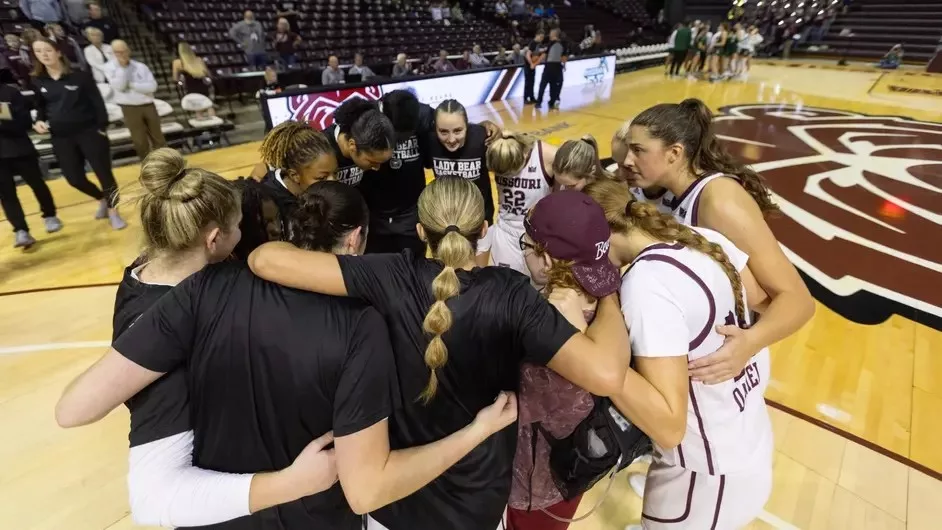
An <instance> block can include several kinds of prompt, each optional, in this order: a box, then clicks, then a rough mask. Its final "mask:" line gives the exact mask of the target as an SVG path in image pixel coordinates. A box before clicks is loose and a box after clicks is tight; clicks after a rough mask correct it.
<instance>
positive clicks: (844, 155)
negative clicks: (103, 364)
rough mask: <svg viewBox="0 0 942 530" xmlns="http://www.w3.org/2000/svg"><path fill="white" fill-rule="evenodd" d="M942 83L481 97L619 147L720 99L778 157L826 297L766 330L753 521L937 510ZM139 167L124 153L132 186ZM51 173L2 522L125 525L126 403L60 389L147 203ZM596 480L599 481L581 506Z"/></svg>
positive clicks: (18, 335) (4, 417)
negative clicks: (773, 331)
mask: <svg viewBox="0 0 942 530" xmlns="http://www.w3.org/2000/svg"><path fill="white" fill-rule="evenodd" d="M894 87H895V88H894ZM940 89H942V75H918V76H914V75H907V74H906V72H898V73H894V74H883V73H882V72H878V71H876V70H870V69H868V68H857V69H854V70H853V71H842V70H839V69H836V68H830V67H827V68H825V67H823V65H822V64H800V63H793V64H789V65H781V64H780V63H767V64H757V65H755V66H754V68H753V72H752V76H751V78H750V79H749V81H747V82H742V81H732V82H720V83H715V84H710V83H706V82H695V81H688V80H671V79H667V78H665V77H664V76H663V73H662V71H661V69H657V68H656V69H649V70H644V71H640V72H635V73H631V74H625V75H621V76H618V77H617V78H616V79H615V81H614V83H613V84H611V85H608V86H595V87H586V88H581V89H572V90H567V91H565V92H564V93H563V103H562V110H561V111H548V110H546V109H540V110H534V109H533V108H532V107H523V106H522V103H521V102H520V101H511V102H500V103H495V104H491V105H486V106H480V107H477V108H474V109H469V110H470V113H471V114H472V116H471V119H472V120H475V119H483V118H487V119H491V120H493V121H497V122H501V123H502V124H503V125H504V127H505V128H508V129H515V130H522V131H529V132H534V133H536V134H539V135H540V136H542V137H543V138H544V139H545V140H547V141H550V142H553V143H560V142H562V141H564V140H566V139H568V138H576V137H579V136H581V135H583V134H586V133H590V134H593V135H595V136H596V138H598V139H599V140H600V144H601V145H602V146H603V153H602V154H603V156H607V155H608V150H609V147H608V143H609V139H610V138H611V135H612V133H613V132H614V131H615V130H616V129H617V127H618V126H619V125H620V124H621V123H622V121H624V120H626V119H629V118H631V117H632V116H634V115H635V114H637V113H638V112H639V111H641V110H643V109H644V108H646V107H648V106H651V105H654V104H656V103H660V102H676V101H680V100H681V99H683V98H687V97H698V98H701V99H703V100H705V101H706V102H707V103H708V104H709V105H710V106H711V108H713V109H714V111H716V112H717V113H718V114H719V115H721V116H723V118H720V119H718V120H717V131H718V133H719V134H721V137H722V138H723V141H724V142H727V145H728V146H729V148H730V149H732V150H733V151H734V152H736V153H737V154H738V155H739V156H742V157H745V158H746V159H747V160H749V161H750V162H752V163H753V164H755V165H756V167H757V168H759V169H760V171H761V172H762V173H763V174H764V175H766V177H767V179H768V180H769V183H770V186H771V187H772V189H773V191H775V193H776V199H777V200H778V201H779V204H780V205H782V209H783V212H784V213H785V215H784V216H783V218H781V219H777V220H774V221H773V228H774V229H775V231H776V233H777V234H778V236H779V238H780V240H781V241H782V243H783V245H784V246H785V247H786V249H787V251H788V252H789V256H790V257H792V258H793V259H794V261H795V262H796V263H797V264H798V265H799V268H800V270H801V271H802V273H803V274H804V275H805V277H806V279H808V281H809V284H810V285H811V286H812V290H813V292H814V294H815V297H816V298H817V299H818V300H819V304H818V308H817V313H816V315H815V317H814V319H813V320H812V321H811V322H810V323H809V324H808V325H807V326H806V327H805V328H803V329H802V330H801V331H799V332H798V333H796V334H795V335H794V336H793V337H791V338H789V339H787V340H786V341H783V342H782V343H781V344H778V345H776V346H774V347H773V349H772V355H773V357H772V359H773V367H772V382H771V384H770V387H769V391H768V393H767V396H766V397H767V399H768V402H769V405H770V412H771V414H772V419H773V423H774V428H775V440H776V446H777V447H776V459H775V471H774V474H775V486H774V491H773V493H772V497H771V499H770V501H769V503H768V505H767V506H766V513H765V514H764V515H763V517H762V519H761V520H759V521H756V522H755V523H753V525H751V527H750V528H754V529H767V528H776V529H801V530H817V529H820V530H838V529H853V530H881V529H903V528H908V529H912V530H916V529H919V530H922V529H927V530H928V529H938V528H940V523H939V516H940V515H942V508H940V507H942V481H940V479H942V420H940V418H942V245H940V243H939V242H940V241H942V230H940V228H942V123H938V121H939V120H940V117H942V90H940ZM887 116H892V117H893V118H885V117H887ZM933 120H936V123H933ZM257 147H258V144H257V143H253V144H246V145H240V146H236V147H231V148H227V149H222V150H217V151H211V152H205V153H199V154H195V155H192V156H190V157H189V160H190V164H191V165H192V166H198V167H203V168H206V169H208V170H211V171H216V172H218V173H220V174H222V175H224V176H226V177H232V178H234V177H237V176H240V175H245V174H248V172H249V171H250V170H251V167H252V166H253V164H255V162H256V161H257V155H256V149H257ZM136 171H137V167H136V166H130V167H124V168H120V169H118V170H117V171H116V174H117V177H118V181H119V183H120V184H121V185H125V184H128V183H129V182H132V181H133V180H134V179H135V178H136ZM50 187H51V189H52V191H53V195H54V196H55V199H56V202H57V204H58V206H59V216H60V218H61V219H62V220H63V221H64V223H65V229H64V230H62V231H61V232H59V233H57V234H53V235H47V234H44V233H43V231H42V222H41V219H40V217H39V213H38V207H37V205H36V202H35V200H34V198H33V197H32V194H31V192H30V190H29V188H26V187H21V188H20V189H19V194H20V198H21V200H22V201H23V204H24V208H25V210H26V211H27V212H28V213H30V214H31V215H30V216H29V217H28V221H29V222H30V224H31V228H32V232H33V235H34V236H35V237H36V238H37V239H38V240H39V243H38V244H37V245H35V246H34V247H33V248H32V249H30V250H29V251H27V252H22V251H20V250H14V249H12V243H13V241H12V234H11V233H10V231H9V230H8V229H7V228H4V229H3V231H2V232H0V234H2V235H0V425H2V426H3V429H2V435H0V470H2V471H0V528H2V529H10V530H33V529H54V530H65V529H68V530H84V529H89V530H100V529H105V528H108V529H124V528H132V527H134V524H133V521H131V519H130V516H129V509H128V503H127V491H126V486H125V473H126V470H127V463H126V462H127V431H128V415H127V411H126V409H124V408H123V407H122V408H120V409H119V410H117V411H116V412H114V413H113V414H111V415H110V416H108V417H107V418H106V419H105V420H103V421H101V422H99V423H98V424H96V425H93V426H90V427H85V428H80V429H74V430H70V431H64V430H62V429H59V428H58V427H57V426H56V424H55V420H54V418H53V408H54V405H55V402H56V400H57V399H58V397H59V395H60V393H61V391H62V389H63V388H64V386H65V385H66V384H67V383H68V382H69V381H70V380H71V379H72V378H73V377H74V376H75V375H77V374H78V373H79V372H80V371H81V370H83V369H84V368H85V367H87V366H88V365H89V364H90V363H92V362H93V361H94V360H95V359H97V358H98V357H99V356H100V355H101V354H102V353H103V352H104V351H105V349H106V348H107V346H108V344H109V340H108V339H109V337H110V335H111V317H112V310H113V305H114V294H115V289H116V285H117V283H118V282H119V281H120V279H121V273H122V270H123V268H124V267H125V266H126V265H127V264H128V263H130V262H131V261H132V260H133V259H134V258H135V257H136V255H137V250H138V242H139V236H140V234H139V230H138V229H139V221H138V220H137V219H135V215H134V214H133V213H132V212H125V216H126V219H127V220H128V222H129V224H130V227H129V228H128V229H127V230H124V231H122V232H113V231H111V230H110V229H109V228H108V226H107V223H106V222H103V221H95V220H93V218H92V217H93V214H94V211H95V204H94V202H93V201H91V200H90V199H88V198H87V197H85V196H83V195H81V194H80V193H79V192H77V191H75V190H73V189H71V188H70V187H69V186H68V185H67V184H66V182H65V181H64V180H62V179H59V180H56V181H53V182H51V183H50ZM603 489H604V483H603V484H601V485H600V486H599V487H597V488H596V489H595V490H594V491H593V492H592V493H591V494H590V495H589V496H587V497H586V499H585V500H584V501H583V506H582V510H583V511H584V510H585V509H586V508H587V507H589V506H591V505H593V504H594V503H595V502H594V501H595V500H596V499H598V498H599V496H600V495H601V494H602V490H603ZM640 507H641V501H640V499H638V497H637V496H635V494H634V493H632V492H631V490H630V488H629V486H628V481H627V480H626V479H625V477H624V476H619V477H617V478H616V481H615V483H614V485H613V486H612V488H611V492H610V493H609V494H608V496H607V498H606V499H605V501H604V503H603V504H602V505H601V507H600V508H599V510H598V512H597V513H596V514H595V515H593V516H592V517H591V518H589V519H587V520H586V521H585V522H582V523H578V524H576V525H573V528H576V529H578V528H583V529H586V530H601V529H619V530H620V529H622V528H624V526H625V525H626V524H630V523H636V522H638V519H639V516H640ZM678 510H681V511H682V510H683V500H682V499H681V500H679V505H678Z"/></svg>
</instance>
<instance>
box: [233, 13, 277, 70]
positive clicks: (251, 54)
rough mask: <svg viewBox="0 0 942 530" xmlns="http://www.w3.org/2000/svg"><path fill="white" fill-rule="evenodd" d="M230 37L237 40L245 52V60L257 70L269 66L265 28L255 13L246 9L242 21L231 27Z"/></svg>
mask: <svg viewBox="0 0 942 530" xmlns="http://www.w3.org/2000/svg"><path fill="white" fill-rule="evenodd" d="M229 38H231V39H232V40H234V41H236V44H238V45H239V47H240V48H242V53H244V54H245V62H246V63H248V65H249V66H251V67H252V68H254V69H256V70H262V69H264V68H265V67H266V66H268V55H267V54H266V53H265V29H264V28H262V25H261V24H259V22H258V21H257V20H255V13H253V12H252V11H251V10H250V9H246V10H245V14H244V15H243V18H242V20H241V21H239V22H238V23H236V24H235V25H234V26H232V28H230V29H229Z"/></svg>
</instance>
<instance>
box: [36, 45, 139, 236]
mask: <svg viewBox="0 0 942 530" xmlns="http://www.w3.org/2000/svg"><path fill="white" fill-rule="evenodd" d="M33 55H34V56H35V57H36V62H35V63H34V65H33V72H32V76H33V85H34V86H35V87H36V90H35V92H36V114H37V120H36V123H34V124H33V129H34V130H35V131H36V132H37V133H39V134H51V135H52V151H53V153H55V155H56V158H57V159H58V161H59V167H60V169H61V170H62V174H63V175H64V176H65V180H66V181H68V183H69V185H70V186H72V187H73V188H75V189H77V190H79V191H81V192H82V193H84V194H86V195H88V196H90V197H92V198H93V199H96V200H97V201H98V210H97V212H95V219H105V218H108V219H109V220H110V222H111V228H113V229H114V230H121V229H122V228H125V227H126V226H127V224H126V223H125V222H124V219H121V216H120V215H118V211H117V210H116V209H115V206H116V205H117V204H118V193H117V191H118V183H117V182H116V181H115V178H114V174H113V173H112V172H111V147H110V144H109V142H108V133H107V132H105V130H106V129H107V128H108V111H107V110H105V102H104V101H103V100H102V99H101V92H99V91H98V87H97V86H96V85H95V80H94V79H92V76H91V75H90V74H88V73H86V72H76V71H73V70H72V68H71V66H70V65H69V62H68V61H67V60H65V57H63V56H62V54H61V53H60V52H59V49H58V48H56V44H55V43H54V42H52V41H50V40H49V39H47V38H45V37H40V38H39V39H37V40H36V41H34V42H33ZM86 161H87V162H88V163H89V164H90V165H91V166H92V169H93V170H94V171H95V174H96V175H97V176H98V181H99V182H100V183H101V186H102V189H99V188H98V187H97V186H95V185H94V184H92V183H91V182H90V181H89V180H88V177H87V176H86V175H85V162H86Z"/></svg>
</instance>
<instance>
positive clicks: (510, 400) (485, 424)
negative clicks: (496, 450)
mask: <svg viewBox="0 0 942 530" xmlns="http://www.w3.org/2000/svg"><path fill="white" fill-rule="evenodd" d="M515 421H517V395H516V394H514V393H513V392H501V393H500V394H497V399H495V400H494V403H492V404H490V405H488V406H486V407H484V408H483V409H481V410H480V411H479V412H478V413H477V416H475V418H474V423H472V426H473V427H477V428H480V429H481V432H482V433H484V434H485V435H486V436H490V435H492V434H494V433H496V432H498V431H500V430H503V429H504V428H505V427H507V426H508V425H510V424H512V423H513V422H515Z"/></svg>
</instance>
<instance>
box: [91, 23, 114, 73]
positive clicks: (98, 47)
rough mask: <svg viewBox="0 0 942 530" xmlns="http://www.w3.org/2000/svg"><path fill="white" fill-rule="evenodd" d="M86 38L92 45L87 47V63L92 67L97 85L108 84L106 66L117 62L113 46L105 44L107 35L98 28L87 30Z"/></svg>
mask: <svg viewBox="0 0 942 530" xmlns="http://www.w3.org/2000/svg"><path fill="white" fill-rule="evenodd" d="M85 36H86V37H88V42H90V43H91V44H89V45H88V46H86V47H85V62H87V63H88V66H89V67H91V71H92V76H94V77H95V82H96V83H107V82H108V78H107V77H105V65H106V64H108V63H109V62H111V61H114V60H115V59H114V52H113V51H112V50H111V45H110V44H105V42H104V40H105V34H104V33H102V31H101V30H100V29H98V28H95V27H92V26H89V27H87V28H85Z"/></svg>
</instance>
